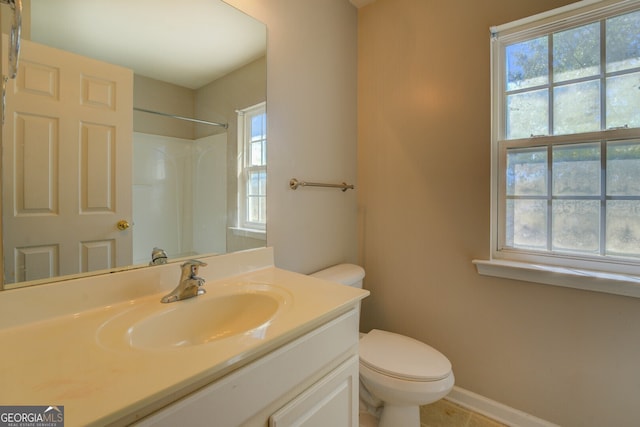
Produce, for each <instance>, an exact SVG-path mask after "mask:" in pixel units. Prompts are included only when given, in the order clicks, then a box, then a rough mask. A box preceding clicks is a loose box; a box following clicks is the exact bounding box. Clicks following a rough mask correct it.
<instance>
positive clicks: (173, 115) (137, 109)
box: [133, 107, 229, 129]
mask: <svg viewBox="0 0 640 427" xmlns="http://www.w3.org/2000/svg"><path fill="white" fill-rule="evenodd" d="M133 111H141V112H143V113H149V114H157V115H158V116H164V117H170V118H172V119H178V120H186V121H188V122H193V123H199V124H202V125H209V126H220V127H223V128H225V129H227V128H228V127H229V125H228V124H226V123H216V122H209V121H207V120H200V119H192V118H191V117H183V116H176V115H175V114H169V113H161V112H160V111H153V110H147V109H145V108H138V107H133Z"/></svg>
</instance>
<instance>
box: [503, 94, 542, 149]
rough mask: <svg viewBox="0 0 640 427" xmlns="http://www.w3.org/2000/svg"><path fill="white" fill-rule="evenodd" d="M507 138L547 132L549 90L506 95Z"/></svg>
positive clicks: (526, 136)
mask: <svg viewBox="0 0 640 427" xmlns="http://www.w3.org/2000/svg"><path fill="white" fill-rule="evenodd" d="M506 119H507V139H516V138H528V137H530V136H531V135H548V134H549V91H548V90H546V89H544V90H536V91H532V92H523V93H518V94H514V95H509V96H507V118H506Z"/></svg>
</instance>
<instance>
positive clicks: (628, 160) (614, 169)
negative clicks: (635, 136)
mask: <svg viewBox="0 0 640 427" xmlns="http://www.w3.org/2000/svg"><path fill="white" fill-rule="evenodd" d="M607 195H608V196H636V197H638V196H640V142H617V143H614V142H609V143H608V144H607Z"/></svg>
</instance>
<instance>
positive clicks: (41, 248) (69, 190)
mask: <svg viewBox="0 0 640 427" xmlns="http://www.w3.org/2000/svg"><path fill="white" fill-rule="evenodd" d="M187 2H188V4H184V3H183V4H181V6H183V7H180V8H176V7H175V2H171V1H168V0H134V1H130V2H126V9H127V10H122V7H114V5H113V2H110V1H109V0H95V1H91V2H85V1H82V0H31V1H30V2H24V4H23V7H22V43H21V46H22V50H21V52H20V62H19V66H18V72H17V75H16V78H15V79H13V80H9V81H8V82H7V90H6V99H5V102H6V106H5V109H4V113H5V123H4V125H3V127H2V148H3V163H2V193H3V199H2V242H3V273H4V274H3V280H2V283H1V284H0V289H11V288H14V287H19V286H24V285H32V284H39V283H47V282H50V281H55V280H60V279H61V278H68V277H73V276H75V275H77V274H85V273H86V274H98V273H103V272H107V271H113V269H122V268H130V267H134V266H145V265H148V263H149V261H150V259H151V258H150V257H151V251H152V250H153V248H154V247H161V248H162V249H164V250H165V251H166V253H167V254H168V257H169V259H170V260H172V259H179V258H184V257H195V256H200V255H203V254H211V253H214V254H215V253H226V252H229V251H235V250H241V249H247V248H252V247H259V246H264V245H265V242H266V238H265V233H264V229H262V230H256V232H255V233H246V232H245V233H238V232H236V231H235V230H238V228H239V213H238V209H239V208H238V197H237V194H238V184H237V180H238V177H237V175H238V173H237V168H238V159H237V157H238V155H241V153H239V152H238V129H237V123H238V118H237V111H241V110H242V109H244V108H247V107H249V106H252V105H255V104H258V103H265V102H266V27H265V25H264V24H262V23H260V22H258V21H257V20H255V19H253V18H252V17H250V16H248V15H246V14H244V13H243V12H240V11H239V10H237V9H235V8H233V7H231V6H229V5H228V4H226V3H224V2H223V1H220V0H187ZM123 5H124V4H123ZM1 13H2V18H3V19H2V32H3V49H2V52H3V58H2V73H3V75H7V72H8V68H9V62H8V55H7V51H8V49H7V47H8V45H9V43H10V40H9V34H10V32H11V22H10V20H8V19H6V17H7V15H8V14H10V13H11V9H10V8H9V5H2V6H1ZM141 110H145V111H141ZM146 110H151V111H156V112H160V113H162V114H161V115H157V114H150V113H149V112H148V111H146ZM184 119H196V120H195V121H194V120H184ZM203 121H204V122H213V123H217V124H219V125H222V126H219V125H213V126H212V125H210V124H205V123H202V122H203ZM123 224H126V226H122V225H123Z"/></svg>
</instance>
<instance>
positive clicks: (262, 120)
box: [251, 113, 266, 140]
mask: <svg viewBox="0 0 640 427" xmlns="http://www.w3.org/2000/svg"><path fill="white" fill-rule="evenodd" d="M263 138H266V114H265V113H263V114H258V115H256V116H253V117H252V118H251V140H256V139H263Z"/></svg>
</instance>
